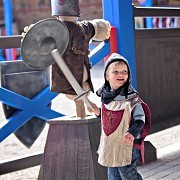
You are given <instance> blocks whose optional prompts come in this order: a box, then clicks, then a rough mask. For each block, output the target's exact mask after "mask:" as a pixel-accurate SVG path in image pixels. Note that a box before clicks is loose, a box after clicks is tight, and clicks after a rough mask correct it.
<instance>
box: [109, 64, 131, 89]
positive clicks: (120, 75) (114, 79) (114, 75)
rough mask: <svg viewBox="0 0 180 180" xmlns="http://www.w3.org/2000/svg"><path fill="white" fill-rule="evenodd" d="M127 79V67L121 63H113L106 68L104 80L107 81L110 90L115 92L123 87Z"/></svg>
mask: <svg viewBox="0 0 180 180" xmlns="http://www.w3.org/2000/svg"><path fill="white" fill-rule="evenodd" d="M127 79H128V67H127V65H126V64H125V63H123V62H119V61H118V62H114V63H111V64H110V65H109V66H108V69H107V71H106V80H107V81H109V84H110V86H111V89H113V90H116V89H118V88H119V87H121V86H123V85H124V83H125V82H126V81H127Z"/></svg>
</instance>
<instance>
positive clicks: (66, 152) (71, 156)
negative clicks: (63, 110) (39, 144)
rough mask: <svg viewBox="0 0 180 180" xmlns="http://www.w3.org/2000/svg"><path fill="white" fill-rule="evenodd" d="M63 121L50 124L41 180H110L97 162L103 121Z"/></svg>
mask: <svg viewBox="0 0 180 180" xmlns="http://www.w3.org/2000/svg"><path fill="white" fill-rule="evenodd" d="M63 118H64V119H63ZM63 118H59V119H53V120H50V121H48V123H49V124H50V127H49V132H48V136H47V141H46V145H45V150H44V156H43V157H42V162H41V168H40V173H39V177H38V179H39V180H55V179H57V180H75V179H76V180H85V179H90V180H106V179H107V170H106V168H105V167H102V166H100V165H99V164H98V162H97V149H98V145H99V140H100V133H101V125H100V119H99V118H93V117H92V116H89V117H86V118H84V119H80V118H67V117H63ZM65 118H66V119H65Z"/></svg>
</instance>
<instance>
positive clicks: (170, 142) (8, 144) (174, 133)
mask: <svg viewBox="0 0 180 180" xmlns="http://www.w3.org/2000/svg"><path fill="white" fill-rule="evenodd" d="M99 68H100V69H101V70H102V67H100V66H97V67H96V68H95V69H94V71H92V79H93V84H94V87H95V90H97V88H98V87H100V85H101V84H102V82H103V81H102V76H103V73H102V71H99ZM97 69H98V71H96V70H97ZM89 99H90V100H92V101H94V102H97V104H100V100H99V98H97V97H96V96H95V95H94V94H91V95H90V96H89ZM61 102H63V104H62V103H61ZM67 107H68V108H67ZM52 109H54V110H56V111H59V112H61V113H64V114H66V115H71V116H72V115H74V114H75V106H74V102H73V101H71V100H69V99H67V98H65V96H64V95H59V96H58V97H56V98H55V99H54V100H53V102H52ZM3 119H4V115H3V112H2V110H1V109H0V122H2V121H3ZM179 130H180V125H179V126H175V127H173V128H169V129H167V130H163V131H161V132H158V133H155V134H152V135H149V136H147V138H146V140H148V141H150V142H151V143H152V144H153V145H154V146H155V147H156V148H157V156H158V157H160V156H163V155H164V154H166V153H168V152H170V151H172V149H178V148H179V149H180V147H179V144H177V142H179V141H180V136H179ZM47 132H48V125H46V127H45V128H44V130H43V132H42V133H41V135H40V136H39V138H38V139H37V141H36V142H35V143H34V144H33V146H32V147H31V148H30V149H27V148H26V147H25V146H24V145H23V144H22V143H20V142H19V140H18V139H17V138H16V137H15V136H14V134H11V135H10V136H9V137H8V138H6V139H5V140H4V141H3V142H2V143H1V144H0V161H3V160H7V159H10V158H16V157H20V156H23V155H28V154H33V153H37V152H41V151H43V150H44V145H45V141H46V137H47ZM39 168H40V166H36V167H33V168H28V169H25V170H21V171H17V172H13V173H8V174H4V175H1V176H0V180H35V179H37V177H38V173H39Z"/></svg>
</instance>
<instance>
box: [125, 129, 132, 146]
mask: <svg viewBox="0 0 180 180" xmlns="http://www.w3.org/2000/svg"><path fill="white" fill-rule="evenodd" d="M123 141H124V142H125V143H127V144H131V143H133V141H134V136H133V135H132V134H131V133H129V132H127V133H126V134H125V135H124V137H123Z"/></svg>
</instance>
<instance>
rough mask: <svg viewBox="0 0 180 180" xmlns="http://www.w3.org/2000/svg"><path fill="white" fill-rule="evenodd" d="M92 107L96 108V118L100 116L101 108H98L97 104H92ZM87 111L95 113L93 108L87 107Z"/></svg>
mask: <svg viewBox="0 0 180 180" xmlns="http://www.w3.org/2000/svg"><path fill="white" fill-rule="evenodd" d="M91 105H92V107H93V108H94V113H95V114H96V116H99V115H100V108H98V107H97V106H96V104H94V103H92V102H91ZM87 110H88V111H89V112H90V113H93V111H92V110H91V108H89V107H87Z"/></svg>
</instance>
